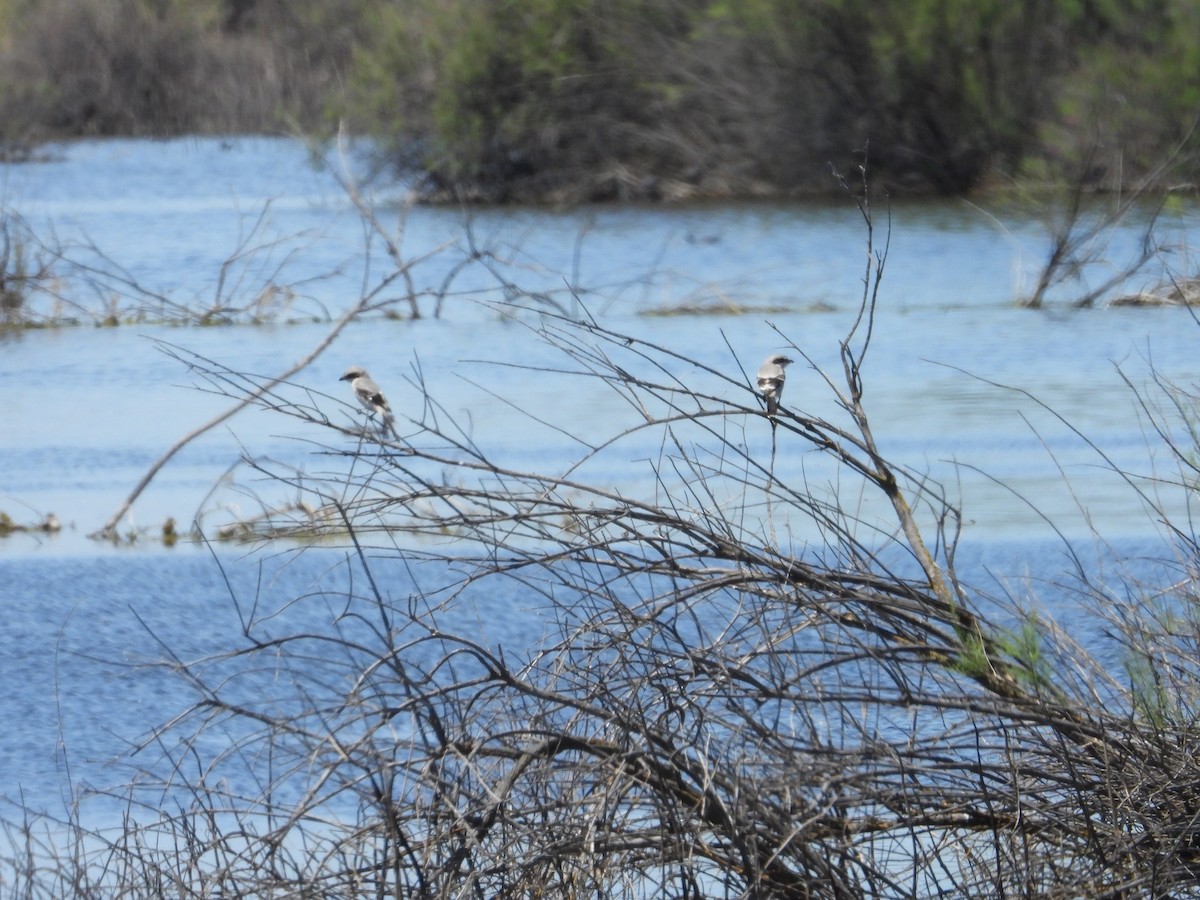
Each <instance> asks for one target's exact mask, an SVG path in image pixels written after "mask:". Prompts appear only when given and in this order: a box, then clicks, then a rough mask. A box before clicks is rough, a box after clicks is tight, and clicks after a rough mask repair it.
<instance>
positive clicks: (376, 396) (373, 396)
mask: <svg viewBox="0 0 1200 900" xmlns="http://www.w3.org/2000/svg"><path fill="white" fill-rule="evenodd" d="M338 381H348V382H350V387H351V388H353V390H354V396H355V397H357V398H358V402H359V403H361V404H362V405H363V409H365V410H366V411H367V412H368V413H369V414H371V415H372V416H374V415H376V414H378V415H379V417H380V430H382V431H383V432H385V433H387V432H391V434H392V437H395V438H398V437H400V435H398V434H397V433H396V417H395V416H393V415H392V408H391V407H390V406H388V402H387V398H386V397H385V396H383V391H382V390H380V389H379V385H377V384H376V383H375V381H374V379H373V378H371V376H370V375H368V374H367V370H366V369H364V368H363V367H362V366H351V367H350V368H348V369H347V370H346V372H345V374H343V375H342V377H341V378H339V379H338Z"/></svg>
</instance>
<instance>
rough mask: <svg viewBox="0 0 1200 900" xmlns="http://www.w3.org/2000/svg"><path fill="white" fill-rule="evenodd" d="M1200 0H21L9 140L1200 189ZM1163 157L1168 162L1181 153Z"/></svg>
mask: <svg viewBox="0 0 1200 900" xmlns="http://www.w3.org/2000/svg"><path fill="white" fill-rule="evenodd" d="M1197 16H1198V13H1197V10H1196V5H1195V4H1194V3H1191V2H1189V0H1164V2H1158V3H1142V2H1133V0H1098V2H1089V3H1079V2H1075V0H1048V2H1047V0H1019V2H1007V0H976V2H972V3H961V2H957V0H888V2H883V3H878V2H869V0H746V2H740V3H729V2H725V0H705V2H693V0H617V2H612V0H605V2H597V0H521V2H514V0H501V2H494V3H478V2H475V0H409V2H404V3H380V2H374V0H370V2H369V0H334V2H330V0H287V2H284V0H47V2H41V3H21V2H7V3H0V141H3V142H5V145H6V146H7V147H8V148H9V152H10V155H11V156H13V157H14V158H25V157H27V156H28V155H29V149H30V148H31V147H33V146H35V145H36V144H37V143H38V142H41V141H45V140H48V139H54V138H64V137H73V136H97V135H154V136H162V135H174V134H185V133H210V134H212V133H218V134H220V133H231V132H278V131H280V130H286V131H295V130H297V129H299V130H301V131H304V132H305V133H310V134H311V133H322V132H323V133H329V132H331V131H332V130H334V128H335V127H336V126H335V123H338V122H342V123H346V124H348V126H349V127H350V128H351V129H352V130H353V131H354V132H355V133H357V134H363V135H371V136H374V137H376V138H377V139H379V140H380V141H381V143H382V145H383V146H385V147H386V149H387V157H388V159H389V161H390V162H391V163H392V164H393V165H394V166H397V167H400V168H403V169H406V170H409V171H414V172H417V173H420V174H422V175H423V176H424V181H423V189H424V195H425V196H426V197H429V198H438V199H453V200H456V201H461V200H486V201H544V200H557V201H580V200H603V199H625V198H661V199H681V198H689V197H731V196H738V197H745V196H764V195H772V196H786V195H793V194H796V193H804V192H812V191H818V192H826V191H828V179H827V174H826V173H827V168H828V165H829V164H830V163H831V162H832V163H833V164H835V166H837V167H839V168H841V167H844V166H845V165H846V164H847V163H848V162H849V161H851V160H852V157H851V156H850V154H851V153H852V151H853V150H854V149H855V148H861V147H863V146H864V145H866V144H868V143H869V144H870V146H871V148H872V155H873V157H874V159H875V163H876V173H877V176H878V179H879V183H880V184H886V185H887V186H888V187H889V188H890V189H891V190H892V191H893V192H896V191H905V192H916V193H931V192H932V193H940V194H961V193H965V192H970V191H974V190H977V189H979V188H986V187H994V186H997V185H1007V184H1009V183H1011V182H1012V181H1013V180H1016V181H1018V182H1020V183H1023V184H1034V185H1046V184H1074V183H1076V182H1080V183H1082V184H1084V185H1085V186H1087V188H1088V189H1089V190H1102V191H1115V190H1126V191H1127V190H1129V189H1131V188H1141V187H1145V186H1147V185H1149V186H1151V187H1153V188H1154V189H1156V190H1164V189H1178V188H1181V187H1189V186H1190V187H1194V186H1195V184H1196V183H1197V182H1200V172H1198V169H1197V156H1196V150H1197V139H1196V135H1195V124H1196V119H1197V115H1198V114H1200V55H1198V54H1200V50H1197V45H1196V42H1195V41H1194V40H1193V39H1192V37H1193V36H1194V35H1195V34H1196V32H1197V28H1198V27H1200V22H1198V21H1197ZM1164 160H1170V165H1167V166H1164V165H1163V163H1164Z"/></svg>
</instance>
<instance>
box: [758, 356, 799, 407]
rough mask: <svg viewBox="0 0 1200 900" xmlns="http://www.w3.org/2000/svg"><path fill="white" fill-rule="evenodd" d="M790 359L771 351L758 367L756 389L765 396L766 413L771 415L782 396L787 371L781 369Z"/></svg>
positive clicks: (788, 363)
mask: <svg viewBox="0 0 1200 900" xmlns="http://www.w3.org/2000/svg"><path fill="white" fill-rule="evenodd" d="M791 363H792V361H791V360H790V359H788V358H787V357H786V356H784V355H783V354H782V353H772V354H771V355H770V356H768V357H767V358H766V359H765V360H764V361H763V364H762V365H761V366H760V367H759V369H758V389H759V390H760V391H762V395H763V396H764V397H766V398H767V415H768V416H773V415H775V412H776V411H777V410H778V409H779V401H780V399H781V398H782V397H783V382H784V381H785V380H786V378H787V373H786V372H784V371H783V370H784V369H785V368H786V367H787V366H789V365H791Z"/></svg>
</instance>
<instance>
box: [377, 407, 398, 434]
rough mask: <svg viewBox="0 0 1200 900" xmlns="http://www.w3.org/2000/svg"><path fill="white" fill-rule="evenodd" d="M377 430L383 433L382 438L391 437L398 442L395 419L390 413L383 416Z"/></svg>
mask: <svg viewBox="0 0 1200 900" xmlns="http://www.w3.org/2000/svg"><path fill="white" fill-rule="evenodd" d="M379 430H380V431H381V432H383V436H384V437H388V436H391V437H392V438H394V439H395V440H400V432H398V431H397V430H396V417H395V416H394V415H392V414H391V413H390V412H385V413H384V414H383V416H382V421H380V423H379Z"/></svg>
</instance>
